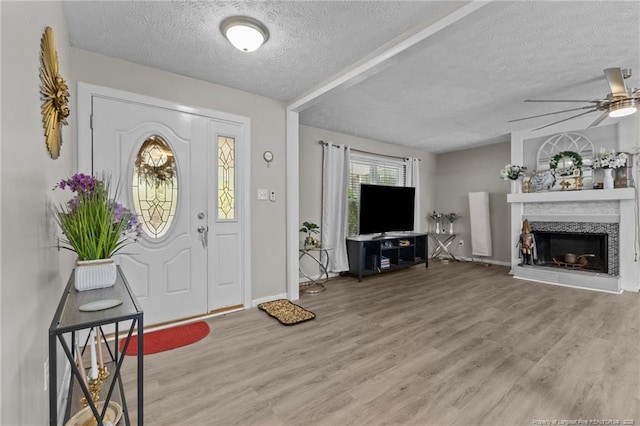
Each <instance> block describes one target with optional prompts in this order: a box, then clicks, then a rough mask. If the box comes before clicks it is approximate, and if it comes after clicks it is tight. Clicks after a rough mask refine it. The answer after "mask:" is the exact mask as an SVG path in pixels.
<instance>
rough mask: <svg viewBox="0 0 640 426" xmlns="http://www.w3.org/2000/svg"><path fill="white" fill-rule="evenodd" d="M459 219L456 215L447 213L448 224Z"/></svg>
mask: <svg viewBox="0 0 640 426" xmlns="http://www.w3.org/2000/svg"><path fill="white" fill-rule="evenodd" d="M459 218H460V215H459V214H458V213H447V219H449V223H453V222H455V221H456V220H458V219H459Z"/></svg>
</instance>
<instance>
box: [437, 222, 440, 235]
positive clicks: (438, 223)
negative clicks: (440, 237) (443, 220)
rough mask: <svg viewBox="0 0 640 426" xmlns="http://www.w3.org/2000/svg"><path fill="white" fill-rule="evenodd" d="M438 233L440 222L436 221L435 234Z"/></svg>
mask: <svg viewBox="0 0 640 426" xmlns="http://www.w3.org/2000/svg"><path fill="white" fill-rule="evenodd" d="M439 233H440V222H436V234H439Z"/></svg>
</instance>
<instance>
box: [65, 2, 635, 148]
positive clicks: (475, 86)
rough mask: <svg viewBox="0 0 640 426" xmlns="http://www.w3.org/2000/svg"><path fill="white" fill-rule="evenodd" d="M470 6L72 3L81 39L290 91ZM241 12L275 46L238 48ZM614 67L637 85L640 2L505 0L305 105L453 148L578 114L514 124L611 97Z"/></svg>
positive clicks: (343, 123) (390, 137) (212, 75)
mask: <svg viewBox="0 0 640 426" xmlns="http://www.w3.org/2000/svg"><path fill="white" fill-rule="evenodd" d="M465 4H466V2H462V1H451V2H445V1H438V2H428V1H418V2H409V1H401V2H391V1H373V2H364V1H298V2H296V1H283V2H280V1H278V2H273V1H264V2H244V1H215V2H214V1H172V2H166V1H159V2H141V1H136V2H129V1H126V2H123V1H105V2H93V1H72V2H65V3H64V8H65V14H66V18H67V21H68V25H69V33H70V39H71V43H72V45H73V46H74V47H78V48H80V49H85V50H89V51H94V52H98V53H102V54H105V55H108V56H113V57H117V58H121V59H125V60H128V61H131V62H136V63H140V64H143V65H147V66H151V67H155V68H159V69H164V70H167V71H171V72H174V73H178V74H181V75H185V76H189V77H193V78H197V79H201V80H206V81H211V82H214V83H217V84H222V85H225V86H229V87H233V88H236V89H240V90H244V91H247V92H251V93H255V94H259V95H263V96H267V97H270V98H273V99H278V100H281V101H284V102H290V101H293V100H295V99H298V98H300V97H301V96H302V95H304V94H306V93H308V92H309V91H310V90H312V89H313V88H315V87H318V86H319V85H322V84H323V83H324V82H327V81H330V80H331V79H332V78H334V77H335V76H339V75H342V74H343V73H344V71H345V70H348V69H350V67H351V66H352V65H353V64H355V63H357V62H358V61H360V60H361V59H363V58H365V57H367V56H368V55H374V56H375V55H376V54H379V53H380V52H382V51H384V50H385V49H387V48H389V46H393V45H394V44H395V43H397V42H398V40H401V39H403V37H407V36H408V35H411V34H414V33H415V32H416V31H418V30H419V29H421V28H425V27H428V26H429V25H432V24H433V23H435V22H436V21H438V20H440V19H442V18H445V17H446V16H447V15H449V14H451V13H455V12H456V11H457V10H459V9H460V8H462V7H464V6H465ZM233 15H248V16H251V17H253V18H256V19H258V20H260V21H262V22H263V23H264V24H265V25H266V26H267V27H268V28H269V32H270V38H269V40H268V41H267V43H266V44H265V45H264V46H263V47H262V48H261V49H259V50H258V51H256V52H253V53H250V54H246V53H242V52H239V51H237V50H235V49H234V48H233V47H232V46H231V45H230V44H229V43H228V42H227V41H226V40H225V39H224V38H223V36H222V34H221V33H220V31H219V24H220V22H221V21H222V20H223V19H224V18H226V17H228V16H233ZM608 67H623V68H632V69H634V71H635V73H636V75H634V76H632V77H631V78H630V79H629V80H627V85H628V86H633V87H640V2H634V1H632V2H618V1H603V2H598V1H587V2H575V1H568V2H556V1H544V2H543V1H540V2H539V1H529V2H506V1H495V2H492V3H490V4H488V5H487V6H484V7H482V8H480V9H479V10H477V11H475V12H473V13H471V14H470V15H469V16H466V17H465V18H462V19H460V20H457V21H455V22H454V23H452V24H451V25H449V26H448V27H446V28H444V29H443V30H441V31H439V32H436V33H435V34H433V35H431V36H430V37H428V38H426V39H425V40H423V41H421V42H420V43H418V44H417V45H416V46H414V47H413V48H411V49H410V50H407V51H406V52H405V54H403V55H397V56H395V57H393V58H391V59H390V60H388V61H387V62H386V64H384V66H378V67H376V68H373V69H372V70H370V71H369V72H367V73H366V74H363V75H362V76H361V77H359V78H355V79H353V80H352V81H351V83H350V84H348V85H345V86H344V87H340V88H337V89H335V90H333V91H331V92H329V93H328V94H327V95H325V96H322V97H321V98H319V99H318V101H317V102H315V103H309V105H308V106H304V107H303V108H302V110H301V114H300V121H301V123H302V124H306V125H310V126H314V127H319V128H324V129H328V130H333V131H337V132H342V133H347V134H352V135H355V136H361V137H366V138H371V139H376V140H381V141H385V142H389V143H394V144H398V145H404V146H410V147H415V148H421V149H425V150H428V151H431V152H447V151H452V150H458V149H463V148H466V147H472V146H480V145H485V144H489V143H494V142H496V141H503V140H508V134H509V133H510V132H512V131H515V130H523V129H528V128H533V127H537V126H540V125H543V124H546V123H550V122H551V121H553V120H555V119H561V118H564V117H567V116H568V115H566V114H565V115H557V116H555V115H554V116H552V117H551V118H548V117H547V118H540V119H534V120H529V121H524V122H518V123H508V120H511V119H514V118H520V117H524V116H530V115H535V114H541V113H545V112H550V111H555V110H560V109H566V108H571V107H576V106H581V105H576V104H564V103H561V104H531V103H527V104H525V103H523V100H524V99H527V98H538V99H542V98H544V99H553V98H556V99H558V98H564V99H596V98H601V97H603V96H604V95H606V94H607V93H608V92H609V90H608V85H607V83H606V80H605V78H604V74H603V72H602V70H603V69H604V68H608ZM597 116H598V113H593V119H594V120H595V118H597ZM606 123H607V121H604V122H603V125H604V124H606ZM551 129H552V128H551Z"/></svg>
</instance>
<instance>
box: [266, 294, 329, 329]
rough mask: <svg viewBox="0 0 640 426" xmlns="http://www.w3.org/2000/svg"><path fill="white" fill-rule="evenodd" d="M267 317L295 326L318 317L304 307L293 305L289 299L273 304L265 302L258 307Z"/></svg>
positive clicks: (273, 302)
mask: <svg viewBox="0 0 640 426" xmlns="http://www.w3.org/2000/svg"><path fill="white" fill-rule="evenodd" d="M258 308H259V309H262V310H263V311H265V312H266V313H267V315H269V316H272V317H274V318H275V319H277V320H278V321H280V323H281V324H284V325H294V324H298V323H301V322H304V321H309V320H312V319H314V318H315V317H316V314H314V313H313V312H311V311H307V310H306V309H305V308H303V307H302V306H298V305H296V304H295V303H291V302H290V301H289V300H287V299H278V300H274V301H272V302H265V303H261V304H259V305H258Z"/></svg>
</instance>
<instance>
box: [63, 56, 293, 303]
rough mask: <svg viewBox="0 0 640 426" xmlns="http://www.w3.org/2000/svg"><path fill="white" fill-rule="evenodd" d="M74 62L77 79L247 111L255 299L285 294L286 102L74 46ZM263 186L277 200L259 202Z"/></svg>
mask: <svg viewBox="0 0 640 426" xmlns="http://www.w3.org/2000/svg"><path fill="white" fill-rule="evenodd" d="M71 66H72V68H73V71H74V75H75V76H76V79H77V81H82V82H86V83H91V84H96V85H99V86H106V87H111V88H114V89H120V90H126V91H129V92H133V93H139V94H142V95H147V96H153V97H156V98H160V99H165V100H169V101H174V102H177V103H180V104H182V105H186V106H198V107H203V108H210V109H214V110H218V111H223V112H228V113H232V114H238V115H243V116H246V117H249V118H250V119H251V191H250V196H251V197H252V207H251V257H252V262H251V268H252V269H251V271H252V273H251V275H252V281H253V282H252V298H253V299H260V298H264V297H268V296H272V295H275V294H283V293H285V292H286V274H285V273H286V270H285V268H286V258H285V256H286V252H285V243H286V239H285V211H286V209H285V207H286V206H285V196H284V195H285V161H284V156H285V106H284V104H282V103H281V102H278V101H275V100H272V99H268V98H265V97H262V96H256V95H252V94H250V93H246V92H242V91H239V90H234V89H230V88H228V87H224V86H220V85H216V84H211V83H207V82H204V81H200V80H194V79H191V78H187V77H183V76H180V75H177V74H172V73H169V72H165V71H160V70H157V69H154V68H149V67H145V66H142V65H138V64H134V63H131V62H126V61H122V60H119V59H114V58H111V57H108V56H103V55H99V54H96V53H92V52H88V51H84V50H80V49H75V48H72V49H71ZM74 93H75V90H74ZM78 143H84V141H79V142H78ZM265 150H270V151H271V152H273V155H274V160H273V162H272V163H271V165H270V167H267V166H266V163H265V162H264V160H263V159H262V153H263V152H264V151H265ZM258 188H266V189H273V190H275V191H276V201H275V202H270V201H257V199H256V198H257V197H256V194H257V190H258Z"/></svg>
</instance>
